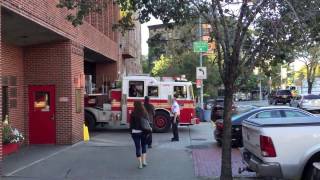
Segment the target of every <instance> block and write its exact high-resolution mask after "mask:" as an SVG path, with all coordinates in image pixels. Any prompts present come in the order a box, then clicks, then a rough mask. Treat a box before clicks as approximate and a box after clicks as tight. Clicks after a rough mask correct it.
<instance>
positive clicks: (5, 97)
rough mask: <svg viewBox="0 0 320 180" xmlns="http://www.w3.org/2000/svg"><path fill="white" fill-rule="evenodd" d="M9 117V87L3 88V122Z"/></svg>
mask: <svg viewBox="0 0 320 180" xmlns="http://www.w3.org/2000/svg"><path fill="white" fill-rule="evenodd" d="M7 115H9V93H8V86H2V121H4V120H5V118H6V116H7Z"/></svg>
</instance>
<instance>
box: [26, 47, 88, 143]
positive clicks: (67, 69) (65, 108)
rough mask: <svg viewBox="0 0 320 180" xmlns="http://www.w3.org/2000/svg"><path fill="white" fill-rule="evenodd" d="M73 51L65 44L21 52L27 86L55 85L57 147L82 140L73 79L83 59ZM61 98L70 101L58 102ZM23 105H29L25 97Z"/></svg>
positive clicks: (81, 68)
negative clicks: (26, 103) (76, 111)
mask: <svg viewBox="0 0 320 180" xmlns="http://www.w3.org/2000/svg"><path fill="white" fill-rule="evenodd" d="M72 47H73V45H72V43H71V42H70V41H68V42H59V43H52V44H42V45H39V46H33V47H28V48H25V51H24V52H25V54H24V66H25V83H26V85H55V88H56V128H57V131H56V133H57V134H56V139H57V144H71V143H74V142H77V141H79V140H80V139H81V138H82V137H81V132H79V131H81V130H82V128H81V127H80V128H79V124H82V123H83V112H82V113H80V114H76V113H75V107H74V100H75V97H74V96H75V90H74V86H73V80H74V79H73V77H74V76H75V75H76V74H78V73H79V74H80V73H83V55H82V56H81V55H75V53H76V51H75V50H74V49H73V48H72ZM82 52H83V51H80V52H78V54H81V53H82ZM60 97H67V98H68V100H69V101H68V102H59V98H60ZM25 101H26V102H28V97H27V98H26V99H25ZM27 107H28V106H27Z"/></svg>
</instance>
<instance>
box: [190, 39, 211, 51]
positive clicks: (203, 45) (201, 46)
mask: <svg viewBox="0 0 320 180" xmlns="http://www.w3.org/2000/svg"><path fill="white" fill-rule="evenodd" d="M193 52H208V42H206V41H196V42H193Z"/></svg>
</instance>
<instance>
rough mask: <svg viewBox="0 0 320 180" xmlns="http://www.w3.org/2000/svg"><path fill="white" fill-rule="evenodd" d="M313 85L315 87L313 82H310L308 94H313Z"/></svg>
mask: <svg viewBox="0 0 320 180" xmlns="http://www.w3.org/2000/svg"><path fill="white" fill-rule="evenodd" d="M312 85H313V82H312V81H308V94H311V92H312Z"/></svg>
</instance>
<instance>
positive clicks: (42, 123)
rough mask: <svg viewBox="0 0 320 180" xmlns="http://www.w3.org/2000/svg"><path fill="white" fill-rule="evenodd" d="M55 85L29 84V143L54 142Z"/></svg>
mask: <svg viewBox="0 0 320 180" xmlns="http://www.w3.org/2000/svg"><path fill="white" fill-rule="evenodd" d="M55 109H56V108H55V87H54V86H51V85H49V86H29V138H30V139H29V140H30V144H55V143H56V122H55Z"/></svg>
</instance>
